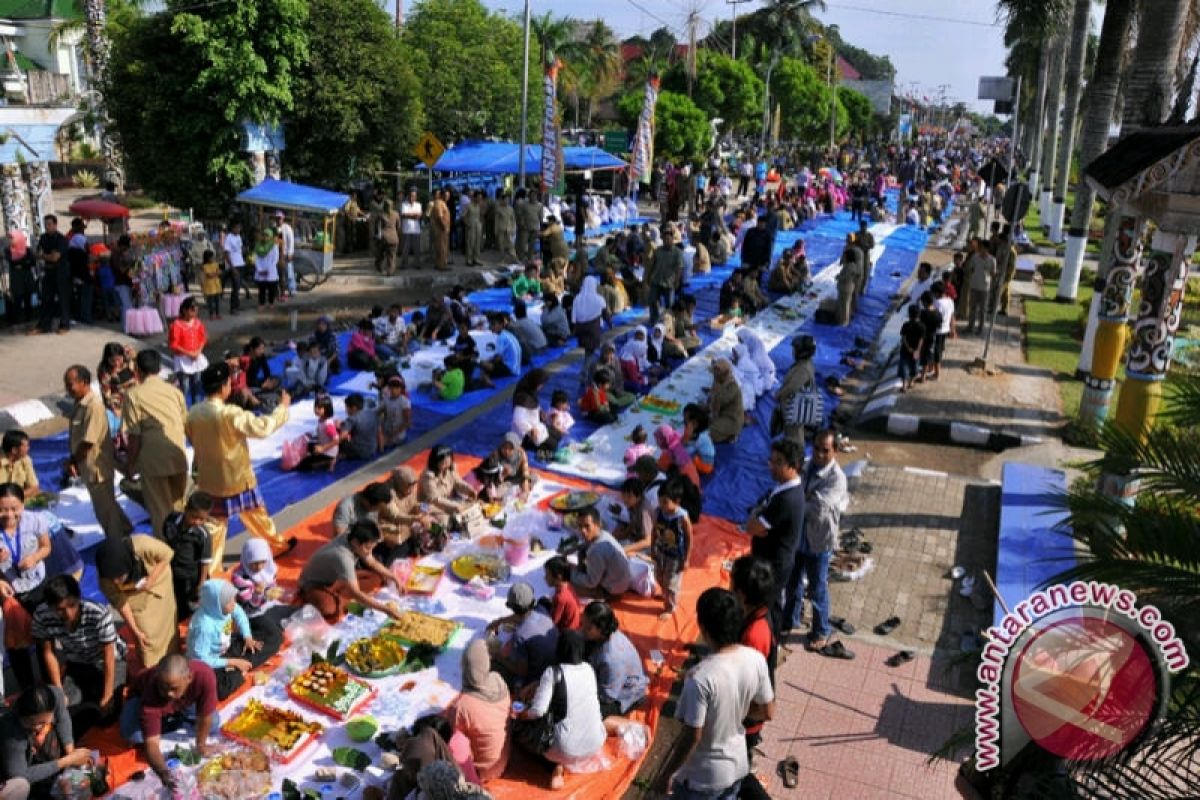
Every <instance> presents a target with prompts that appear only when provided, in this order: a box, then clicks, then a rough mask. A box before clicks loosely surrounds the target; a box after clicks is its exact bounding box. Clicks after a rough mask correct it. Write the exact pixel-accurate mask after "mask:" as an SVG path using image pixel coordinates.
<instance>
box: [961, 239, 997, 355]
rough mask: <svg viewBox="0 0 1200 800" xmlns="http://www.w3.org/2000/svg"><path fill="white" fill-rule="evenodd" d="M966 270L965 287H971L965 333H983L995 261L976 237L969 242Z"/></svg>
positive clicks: (981, 240)
mask: <svg viewBox="0 0 1200 800" xmlns="http://www.w3.org/2000/svg"><path fill="white" fill-rule="evenodd" d="M966 270H967V285H968V286H970V287H971V302H970V308H969V310H968V311H967V313H968V314H969V315H970V316H969V317H968V318H967V333H974V332H978V333H983V327H984V324H985V323H986V321H987V307H988V294H989V292H990V291H991V288H992V281H994V280H995V279H996V259H995V257H993V256H992V254H991V253H989V252H988V249H987V244H985V243H984V241H983V239H980V238H979V237H978V236H976V237H975V238H974V239H972V240H971V257H970V258H968V259H967V263H966Z"/></svg>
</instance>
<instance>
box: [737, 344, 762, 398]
mask: <svg viewBox="0 0 1200 800" xmlns="http://www.w3.org/2000/svg"><path fill="white" fill-rule="evenodd" d="M733 374H734V377H735V378H736V379H737V385H738V388H740V389H741V390H742V408H744V409H745V410H746V413H747V414H749V413H750V411H751V410H752V409H753V408H754V405H755V403H757V402H758V395H759V393H760V390H759V387H760V386H761V384H762V376H761V375H760V374H759V372H758V366H757V365H755V363H754V360H753V359H752V358H750V351H749V350H747V349H746V345H744V344H739V345H734V348H733Z"/></svg>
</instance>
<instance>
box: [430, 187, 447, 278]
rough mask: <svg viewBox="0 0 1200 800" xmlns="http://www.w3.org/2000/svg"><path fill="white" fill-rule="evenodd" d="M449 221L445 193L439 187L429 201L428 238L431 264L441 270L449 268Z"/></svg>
mask: <svg viewBox="0 0 1200 800" xmlns="http://www.w3.org/2000/svg"><path fill="white" fill-rule="evenodd" d="M450 222H451V220H450V207H449V206H447V205H446V193H445V191H443V190H441V189H439V190H437V191H436V192H434V195H433V200H432V201H431V202H430V203H429V239H430V243H431V244H432V245H433V266H434V268H435V269H439V270H442V271H443V272H444V271H446V270H448V269H449V268H450V267H449V266H448V265H449V263H450Z"/></svg>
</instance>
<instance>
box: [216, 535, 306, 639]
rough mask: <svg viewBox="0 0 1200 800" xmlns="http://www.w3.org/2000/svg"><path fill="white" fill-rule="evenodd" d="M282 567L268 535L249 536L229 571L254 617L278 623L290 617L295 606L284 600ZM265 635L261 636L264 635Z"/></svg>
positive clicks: (243, 604) (241, 601)
mask: <svg viewBox="0 0 1200 800" xmlns="http://www.w3.org/2000/svg"><path fill="white" fill-rule="evenodd" d="M277 577H278V570H277V568H276V566H275V557H274V556H273V555H272V554H271V546H270V545H269V544H268V543H267V542H266V540H265V539H259V538H257V537H256V538H252V539H248V540H247V541H246V542H245V543H244V544H243V545H242V554H241V558H240V560H239V563H238V565H237V566H236V567H234V570H233V572H232V573H230V575H229V581H230V582H231V583H232V584H233V587H234V588H235V589H237V591H238V595H237V598H238V605H240V606H241V607H242V610H243V611H245V612H246V616H248V617H250V619H251V621H252V624H253V620H256V619H258V618H259V617H263V618H264V620H269V621H270V622H272V623H274V624H275V625H277V626H280V625H282V624H283V621H284V620H285V619H287V618H288V617H290V616H291V615H292V614H293V613H294V612H295V610H296V609H295V608H293V607H292V606H289V605H283V604H280V603H279V602H278V601H279V599H280V598H281V597H283V588H282V587H280V586H279V585H278V584H277V583H276V580H277ZM260 638H261V637H260Z"/></svg>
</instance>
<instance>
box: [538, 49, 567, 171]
mask: <svg viewBox="0 0 1200 800" xmlns="http://www.w3.org/2000/svg"><path fill="white" fill-rule="evenodd" d="M561 64H562V62H560V61H559V60H558V59H557V58H555V57H554V56H551V57H550V63H548V64H546V73H545V77H544V79H543V84H542V194H543V195H546V194H547V193H549V192H550V191H552V190H553V189H554V185H555V184H556V183H557V182H558V160H559V159H558V150H559V147H558V145H559V142H558V107H557V103H556V102H555V99H556V97H557V95H558V68H559V67H560V66H561Z"/></svg>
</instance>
